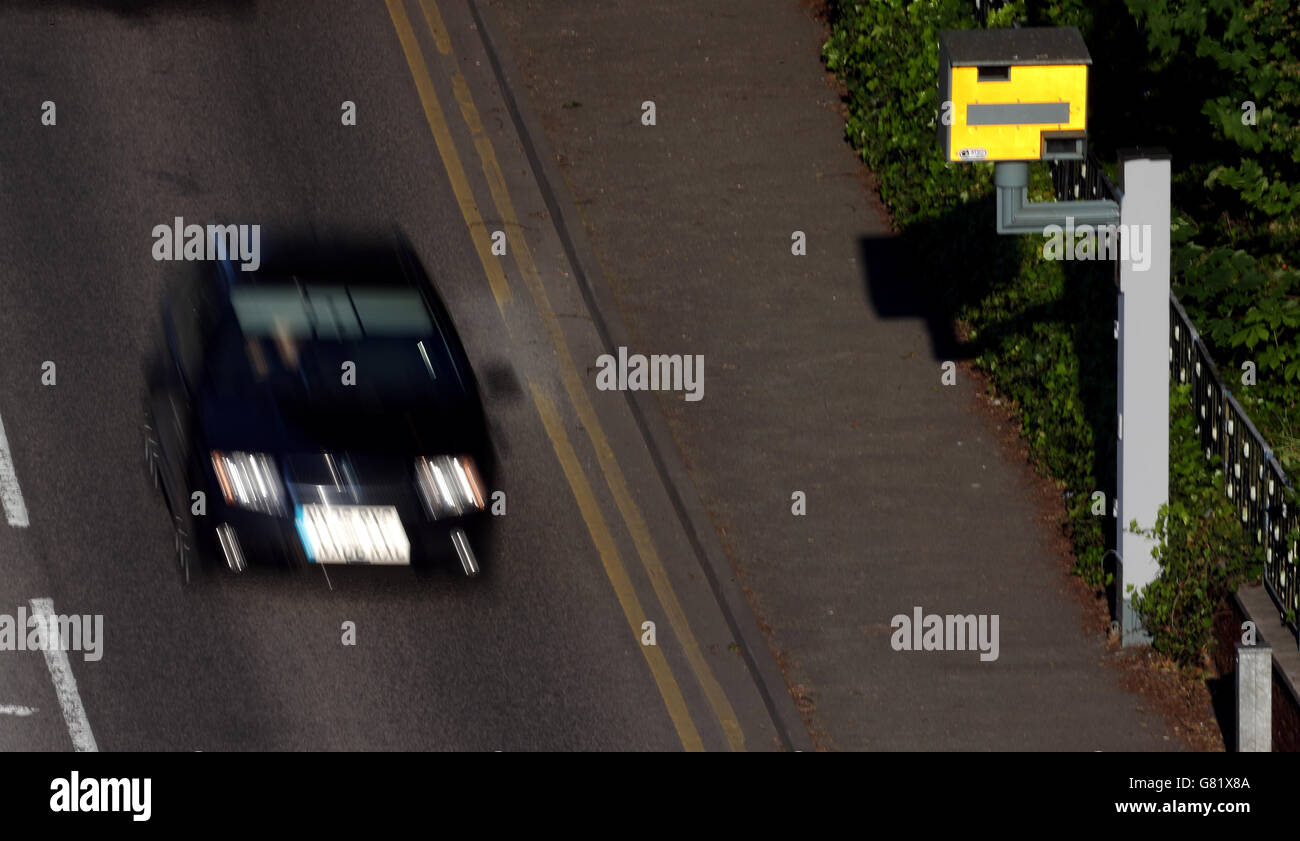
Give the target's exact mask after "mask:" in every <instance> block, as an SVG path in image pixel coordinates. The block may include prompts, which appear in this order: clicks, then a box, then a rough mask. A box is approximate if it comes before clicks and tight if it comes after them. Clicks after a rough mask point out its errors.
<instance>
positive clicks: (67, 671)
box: [31, 599, 99, 752]
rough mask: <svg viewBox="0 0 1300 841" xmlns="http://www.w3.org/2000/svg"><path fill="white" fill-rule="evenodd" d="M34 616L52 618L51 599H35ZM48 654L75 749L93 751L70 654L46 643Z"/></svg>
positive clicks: (52, 643)
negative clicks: (69, 661)
mask: <svg viewBox="0 0 1300 841" xmlns="http://www.w3.org/2000/svg"><path fill="white" fill-rule="evenodd" d="M31 605H32V613H33V614H34V615H36V616H41V617H44V616H53V615H54V601H53V600H52V599H32V601H31ZM42 648H43V649H44V653H45V665H46V666H48V667H49V669H50V678H51V679H53V681H54V694H55V695H57V696H58V698H59V706H60V707H62V708H63V720H64V721H65V722H67V724H68V735H69V736H71V737H72V749H73V750H75V751H78V752H94V751H98V750H99V748H98V747H97V746H96V745H95V734H93V733H91V732H90V721H89V720H87V718H86V708H85V707H83V706H82V705H81V695H80V694H78V692H77V679H76V678H74V677H73V676H72V665H71V664H70V663H68V655H67V654H66V653H65V652H64V651H63V649H62V648H60V647H59V645H58V642H57V641H54V640H47V641H46V644H45V645H44V646H42Z"/></svg>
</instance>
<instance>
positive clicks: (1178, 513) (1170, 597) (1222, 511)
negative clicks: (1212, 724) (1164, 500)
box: [1135, 385, 1263, 666]
mask: <svg viewBox="0 0 1300 841" xmlns="http://www.w3.org/2000/svg"><path fill="white" fill-rule="evenodd" d="M1190 400H1191V392H1190V390H1189V387H1188V386H1186V385H1177V386H1175V387H1174V388H1173V394H1172V395H1171V396H1170V406H1171V407H1173V409H1174V411H1173V412H1172V424H1171V427H1170V430H1169V487H1170V500H1169V504H1168V505H1166V506H1164V507H1163V508H1162V509H1161V512H1160V516H1159V518H1158V519H1157V522H1156V526H1155V528H1154V529H1152V530H1150V531H1148V532H1147V534H1149V535H1151V536H1152V537H1154V538H1155V539H1156V541H1157V545H1156V548H1155V549H1153V550H1152V554H1153V555H1154V556H1155V557H1156V558H1158V559H1159V562H1160V577H1159V578H1157V579H1156V580H1155V581H1154V582H1152V583H1151V584H1150V585H1148V586H1147V587H1146V589H1145V590H1143V592H1142V595H1141V596H1139V597H1138V599H1137V600H1136V602H1135V607H1136V608H1137V610H1138V612H1139V613H1140V614H1141V615H1142V619H1143V622H1144V624H1145V625H1146V628H1147V630H1148V631H1150V632H1151V634H1152V638H1153V644H1154V646H1155V648H1156V650H1157V651H1160V652H1163V653H1165V654H1167V655H1169V656H1170V657H1172V658H1173V659H1174V660H1176V661H1178V662H1180V663H1183V664H1184V665H1189V666H1195V665H1200V664H1201V662H1202V660H1203V658H1204V657H1205V654H1206V652H1207V650H1208V648H1209V645H1210V643H1211V640H1212V637H1213V630H1214V613H1215V610H1216V609H1217V608H1218V606H1219V605H1220V604H1222V603H1223V600H1224V599H1225V598H1227V597H1228V596H1229V595H1231V594H1232V593H1233V592H1235V591H1236V589H1237V587H1238V586H1239V585H1241V584H1242V583H1243V582H1245V581H1247V580H1250V579H1252V578H1258V577H1259V576H1260V574H1261V573H1262V572H1263V550H1262V549H1260V548H1259V547H1257V546H1255V545H1254V544H1253V543H1252V541H1251V540H1250V539H1249V537H1248V536H1247V535H1246V533H1245V530H1244V529H1243V528H1242V524H1241V519H1240V518H1239V517H1238V515H1237V509H1236V506H1234V505H1233V504H1232V503H1231V502H1230V501H1229V500H1228V496H1227V493H1226V490H1225V487H1224V477H1223V472H1222V470H1221V469H1220V467H1221V465H1220V464H1219V463H1218V459H1217V457H1216V459H1215V461H1214V462H1213V463H1210V462H1206V461H1205V459H1204V458H1203V457H1202V456H1201V444H1200V438H1199V437H1198V436H1197V434H1196V430H1195V423H1194V416H1193V415H1192V413H1191V412H1188V411H1184V410H1183V409H1184V407H1186V406H1188V405H1189V403H1190Z"/></svg>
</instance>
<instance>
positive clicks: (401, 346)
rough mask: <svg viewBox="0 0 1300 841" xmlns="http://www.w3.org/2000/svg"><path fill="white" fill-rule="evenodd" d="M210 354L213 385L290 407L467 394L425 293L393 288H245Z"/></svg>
mask: <svg viewBox="0 0 1300 841" xmlns="http://www.w3.org/2000/svg"><path fill="white" fill-rule="evenodd" d="M230 305H231V306H230V310H229V311H228V316H227V318H226V319H225V323H224V324H223V325H222V329H220V330H219V331H218V333H217V335H216V336H215V337H214V344H213V346H212V347H211V348H210V354H211V357H212V359H211V361H212V363H213V365H212V366H211V367H210V369H209V370H210V371H211V374H212V378H211V379H212V383H213V386H214V387H215V388H216V389H217V390H218V391H219V392H222V393H225V394H228V395H236V394H238V393H239V391H240V390H241V389H246V388H248V387H249V386H250V385H251V386H253V387H262V388H267V389H269V390H270V391H271V393H272V395H273V396H274V397H275V398H276V400H278V401H281V402H308V403H328V404H331V405H334V406H336V407H338V408H340V409H342V408H344V407H345V406H347V405H351V406H356V405H364V406H366V407H368V408H374V409H384V408H400V407H407V406H411V405H418V404H421V403H427V402H430V401H432V402H441V401H442V400H444V399H447V398H450V397H454V396H456V395H457V394H458V393H459V392H460V390H461V384H460V381H459V378H458V377H457V375H456V371H455V368H454V363H453V362H452V359H451V356H450V352H449V350H448V348H447V346H446V343H445V342H444V339H443V336H442V333H441V332H440V331H439V330H438V327H437V325H436V324H435V323H434V321H433V319H432V318H431V316H430V314H429V311H428V308H427V307H426V305H425V303H424V300H423V298H422V297H421V296H420V294H419V292H418V291H416V290H413V289H404V288H390V287H373V288H372V287H365V288H357V287H346V286H311V285H307V286H302V287H299V286H296V285H273V286H256V287H246V288H237V289H234V290H232V292H231V296H230Z"/></svg>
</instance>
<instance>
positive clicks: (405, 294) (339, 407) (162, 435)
mask: <svg viewBox="0 0 1300 841" xmlns="http://www.w3.org/2000/svg"><path fill="white" fill-rule="evenodd" d="M195 265H196V266H197V271H194V272H190V273H183V274H180V275H178V276H176V277H174V278H172V279H171V280H169V282H168V284H167V288H166V290H165V293H164V298H163V327H164V336H165V342H164V344H165V347H164V348H163V350H162V352H161V354H160V358H159V359H157V360H155V362H154V363H153V364H152V366H151V368H150V371H149V376H148V380H149V395H148V398H147V406H146V450H147V454H148V457H149V464H150V465H151V469H152V471H153V475H154V481H155V484H156V485H158V487H159V488H160V489H161V491H162V493H163V495H164V497H165V499H166V502H167V506H168V508H169V510H170V511H171V514H172V520H173V524H174V527H175V538H176V551H177V556H178V560H179V563H180V566H181V569H182V571H183V572H184V575H185V579H186V580H187V581H188V580H189V577H190V573H191V570H192V569H197V568H198V567H200V566H202V565H205V564H207V563H208V562H209V561H214V562H216V563H219V564H221V565H224V566H225V567H226V568H228V569H229V570H232V571H234V572H242V571H243V570H244V569H246V568H247V567H248V565H249V564H255V563H271V564H279V565H288V566H299V565H305V564H372V565H401V566H407V565H428V564H436V563H440V562H450V563H455V562H456V561H459V564H460V567H461V569H462V570H463V571H464V572H465V574H466V575H470V576H474V575H477V574H478V573H479V562H478V559H477V557H476V555H475V552H474V548H473V546H472V545H471V540H470V535H471V534H474V526H475V525H476V524H477V523H478V521H479V520H480V519H481V518H482V515H483V513H484V511H485V508H486V507H487V504H488V502H489V501H490V500H489V496H490V494H489V491H488V490H487V488H488V484H487V482H488V474H489V473H490V471H491V465H492V458H491V455H492V453H491V445H490V442H489V438H488V435H487V425H486V422H485V418H484V414H483V408H482V403H481V400H480V397H479V393H478V388H477V385H476V382H475V378H474V374H473V372H472V370H471V368H470V365H469V360H468V358H467V356H466V354H465V349H464V347H463V345H462V344H461V341H460V338H459V337H458V336H457V334H456V330H455V327H454V326H453V325H452V322H451V318H450V316H449V315H448V312H447V310H446V307H444V306H443V304H442V301H441V300H440V299H439V297H438V294H437V292H436V290H435V289H434V287H433V284H432V283H431V282H430V279H429V277H428V275H427V274H426V273H425V271H424V270H423V269H422V268H421V266H420V264H419V262H418V260H417V259H416V258H415V255H414V254H413V253H412V251H411V249H410V248H409V247H408V246H407V245H406V243H405V241H404V240H403V239H401V238H400V237H398V238H396V239H395V240H394V241H392V242H383V243H381V244H379V245H374V244H364V245H339V244H337V243H331V244H328V245H322V244H320V243H319V242H315V241H313V242H311V243H288V244H282V245H281V247H279V248H278V249H275V250H273V251H269V252H268V253H266V254H264V255H263V256H262V259H261V263H260V265H259V267H258V269H257V271H252V272H245V271H242V270H241V269H240V266H239V264H237V263H234V262H231V261H218V262H211V263H199V264H195Z"/></svg>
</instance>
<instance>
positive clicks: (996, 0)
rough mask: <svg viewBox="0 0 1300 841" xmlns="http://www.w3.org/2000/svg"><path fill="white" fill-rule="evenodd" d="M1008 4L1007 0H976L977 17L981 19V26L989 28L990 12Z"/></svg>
mask: <svg viewBox="0 0 1300 841" xmlns="http://www.w3.org/2000/svg"><path fill="white" fill-rule="evenodd" d="M1005 5H1007V0H975V19H976V20H978V21H979V23H980V27H981V28H983V29H988V26H989V13H990V12H995V11H997V10H998V9H1001V8H1002V7H1003V6H1005Z"/></svg>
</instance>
